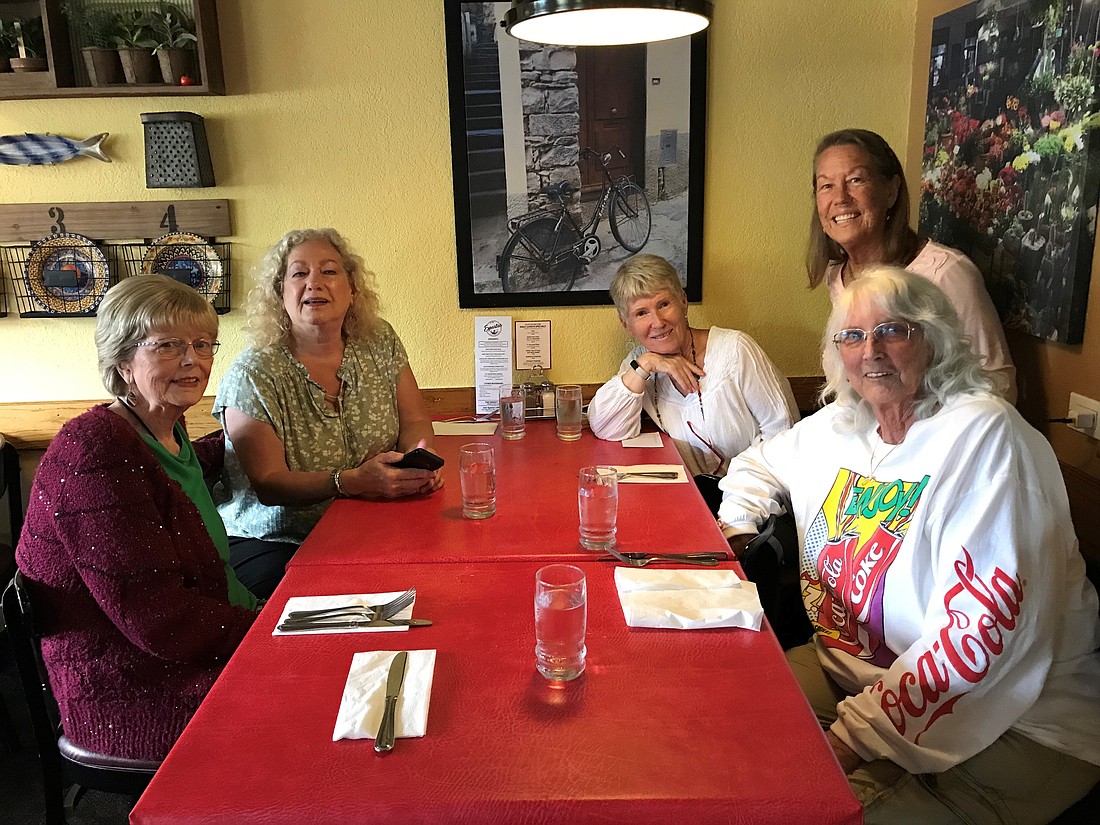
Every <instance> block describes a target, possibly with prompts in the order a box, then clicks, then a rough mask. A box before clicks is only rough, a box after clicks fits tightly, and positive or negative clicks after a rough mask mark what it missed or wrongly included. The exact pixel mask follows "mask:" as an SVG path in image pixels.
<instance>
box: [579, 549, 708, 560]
mask: <svg viewBox="0 0 1100 825" xmlns="http://www.w3.org/2000/svg"><path fill="white" fill-rule="evenodd" d="M619 555H625V557H626V558H627V559H670V560H671V559H703V560H707V561H709V560H714V561H729V555H728V554H726V553H724V552H722V551H720V550H715V551H713V552H708V553H642V552H635V551H631V552H629V553H625V552H621V551H620V552H619ZM596 561H616V559H615V558H614V557H612V555H601V557H599V558H598V559H596Z"/></svg>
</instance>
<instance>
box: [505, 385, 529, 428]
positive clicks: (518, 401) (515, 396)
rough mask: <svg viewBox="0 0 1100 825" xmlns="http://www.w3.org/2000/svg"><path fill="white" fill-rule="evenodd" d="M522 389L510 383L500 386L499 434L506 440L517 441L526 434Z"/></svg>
mask: <svg viewBox="0 0 1100 825" xmlns="http://www.w3.org/2000/svg"><path fill="white" fill-rule="evenodd" d="M523 408H524V400H523V391H522V390H521V389H520V388H519V387H517V386H514V385H512V384H502V385H501V387H500V434H501V436H502V437H503V438H504V439H505V440H507V441H518V440H519V439H521V438H523V437H524V436H525V435H527V430H526V425H525V422H524V418H523V415H524V411H523Z"/></svg>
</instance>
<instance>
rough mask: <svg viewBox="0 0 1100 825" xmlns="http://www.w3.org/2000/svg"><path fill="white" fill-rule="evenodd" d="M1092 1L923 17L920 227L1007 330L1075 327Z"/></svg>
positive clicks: (1092, 165) (1081, 264)
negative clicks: (960, 261) (969, 276)
mask: <svg viewBox="0 0 1100 825" xmlns="http://www.w3.org/2000/svg"><path fill="white" fill-rule="evenodd" d="M1098 55H1100V4H1097V3H1094V2H1080V0H1065V2H1061V0H1059V2H1056V3H1050V2H1004V0H980V2H974V3H970V4H968V5H966V6H962V7H960V8H958V9H955V10H954V11H951V12H949V13H947V14H944V15H941V16H939V17H937V18H935V20H934V21H933V24H932V54H931V64H930V70H929V77H928V105H927V109H926V112H925V140H924V172H923V176H922V180H921V202H920V229H921V231H922V232H923V233H924V234H927V235H929V236H930V237H932V238H934V239H935V240H937V241H940V242H941V243H944V244H947V245H948V246H953V247H956V248H957V249H960V250H962V251H963V252H964V253H966V254H967V255H969V256H970V258H971V259H972V260H973V261H974V263H975V264H977V266H978V268H979V269H980V270H981V271H982V274H983V275H984V277H985V282H986V287H987V288H988V289H989V294H990V296H991V297H992V298H993V302H994V304H996V306H997V309H998V311H999V312H1000V315H1001V320H1002V321H1003V322H1004V325H1005V326H1006V327H1008V328H1010V329H1017V330H1020V331H1022V332H1025V333H1028V334H1030V335H1034V336H1037V337H1039V338H1044V339H1047V340H1049V341H1058V342H1060V343H1064V344H1079V343H1081V340H1082V338H1083V336H1084V326H1085V307H1086V304H1087V299H1088V290H1089V279H1090V276H1091V273H1092V253H1093V247H1094V245H1095V238H1096V204H1097V195H1098V193H1100V134H1098V133H1097V132H1096V131H1095V129H1096V126H1097V125H1098V123H1100V121H1098V118H1097V115H1096V114H1095V113H1096V111H1097V107H1096V104H1097V101H1096V67H1097V60H1098Z"/></svg>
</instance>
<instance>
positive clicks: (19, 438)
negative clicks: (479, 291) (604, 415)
mask: <svg viewBox="0 0 1100 825" xmlns="http://www.w3.org/2000/svg"><path fill="white" fill-rule="evenodd" d="M822 381H823V379H822V378H821V377H820V376H807V377H804V378H792V379H790V382H791V388H792V389H793V390H794V397H795V400H796V401H797V402H798V408H799V409H800V410H803V411H809V410H814V409H816V408H817V402H816V398H815V396H816V393H817V391H818V389H820V387H821V384H822ZM600 386H601V385H600V384H582V385H581V387H582V393H583V395H584V400H585V401H586V402H587V401H588V399H590V398H591V397H592V395H593V393H595V392H596V390H598V389H599V388H600ZM420 392H421V394H422V395H423V396H424V403H425V404H426V405H427V407H428V412H429V413H430V414H431V416H432V417H433V418H447V417H448V416H458V415H469V414H470V413H471V412H473V409H474V388H473V387H442V388H438V389H421V391H420ZM105 402H106V399H100V400H95V401H23V402H9V403H0V433H3V434H4V437H5V438H7V440H8V441H10V442H11V443H12V445H13V446H14V447H15V448H16V449H17V450H45V449H46V447H48V446H49V445H50V442H51V441H52V440H53V437H54V436H55V435H57V432H58V430H60V429H61V427H62V426H64V424H65V422H66V421H68V420H69V419H70V418H75V417H76V416H78V415H80V414H81V413H82V412H84V411H85V410H88V409H90V408H91V407H94V406H95V405H96V404H103V403H105ZM213 405H214V398H213V396H207V397H205V398H203V399H202V401H200V402H199V403H198V404H196V405H195V406H194V407H193V408H192V409H191V411H190V412H189V413H188V415H187V430H188V432H189V433H190V435H191V437H192V438H198V437H199V436H203V435H206V434H207V433H209V432H213V431H214V430H216V429H218V422H217V421H216V420H215V419H214V418H213V417H212V416H211V413H210V410H211V409H212V407H213Z"/></svg>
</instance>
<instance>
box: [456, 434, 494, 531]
mask: <svg viewBox="0 0 1100 825" xmlns="http://www.w3.org/2000/svg"><path fill="white" fill-rule="evenodd" d="M458 471H459V480H460V481H461V483H462V515H464V516H465V517H466V518H472V519H482V518H489V516H491V515H493V513H495V512H496V511H497V474H496V462H495V460H494V458H493V445H492V444H464V445H463V446H462V447H460V448H459V450H458Z"/></svg>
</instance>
